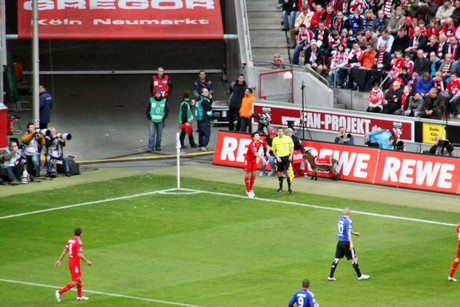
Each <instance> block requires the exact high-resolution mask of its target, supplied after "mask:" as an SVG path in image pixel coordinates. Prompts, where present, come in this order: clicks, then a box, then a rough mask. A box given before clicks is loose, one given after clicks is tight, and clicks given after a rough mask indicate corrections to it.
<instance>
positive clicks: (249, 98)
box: [240, 87, 256, 133]
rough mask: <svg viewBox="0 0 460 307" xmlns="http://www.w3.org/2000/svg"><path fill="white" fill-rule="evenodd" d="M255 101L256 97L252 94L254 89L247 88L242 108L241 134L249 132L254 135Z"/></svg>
mask: <svg viewBox="0 0 460 307" xmlns="http://www.w3.org/2000/svg"><path fill="white" fill-rule="evenodd" d="M254 101H256V97H254V94H252V89H251V88H249V87H248V88H246V89H245V90H244V97H243V100H242V101H241V108H240V118H241V130H240V131H241V132H247V131H248V130H249V133H252V124H251V120H252V103H253V102H254Z"/></svg>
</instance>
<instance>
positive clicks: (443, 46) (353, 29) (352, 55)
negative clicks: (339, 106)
mask: <svg viewBox="0 0 460 307" xmlns="http://www.w3.org/2000/svg"><path fill="white" fill-rule="evenodd" d="M278 7H280V8H281V9H282V12H283V13H282V16H283V21H282V24H283V30H285V31H289V35H290V38H291V45H290V46H289V47H290V49H291V50H292V51H293V57H292V62H293V64H303V65H305V66H308V67H309V68H310V69H312V70H315V71H316V72H317V73H318V74H324V75H326V74H327V75H328V76H329V77H330V80H331V84H333V85H334V86H337V87H342V88H351V89H358V90H370V89H371V92H370V95H369V107H368V109H367V111H370V112H383V113H387V114H398V115H404V116H420V117H427V118H435V119H442V118H444V117H449V116H456V117H458V118H460V91H459V89H460V79H458V78H457V76H458V75H459V73H460V65H458V61H459V59H460V50H459V43H458V41H459V39H460V1H455V0H330V1H327V0H326V1H322V0H303V1H302V0H283V1H282V2H278ZM302 58H303V59H302ZM375 84H377V85H375Z"/></svg>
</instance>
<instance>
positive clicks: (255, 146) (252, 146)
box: [245, 140, 268, 162]
mask: <svg viewBox="0 0 460 307" xmlns="http://www.w3.org/2000/svg"><path fill="white" fill-rule="evenodd" d="M267 145H268V144H267V142H266V141H265V140H260V141H259V142H257V143H256V142H254V141H252V142H251V143H249V146H248V151H247V152H246V155H245V158H246V160H248V161H251V162H252V161H256V160H257V157H256V156H255V155H254V153H256V152H259V149H260V147H261V146H264V147H265V146H267Z"/></svg>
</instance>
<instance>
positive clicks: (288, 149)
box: [272, 128, 294, 194]
mask: <svg viewBox="0 0 460 307" xmlns="http://www.w3.org/2000/svg"><path fill="white" fill-rule="evenodd" d="M272 151H273V153H274V155H275V158H276V162H277V163H276V175H277V176H278V181H279V189H278V190H277V192H278V193H281V192H283V180H284V177H283V173H284V172H286V179H287V183H288V193H289V194H293V192H292V190H291V179H290V178H289V176H288V174H287V173H288V170H289V166H290V165H291V162H292V157H293V155H294V143H293V141H292V139H291V138H290V137H289V136H287V135H284V130H283V128H278V130H277V137H275V138H274V139H273V142H272Z"/></svg>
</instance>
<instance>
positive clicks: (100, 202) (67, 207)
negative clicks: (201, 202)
mask: <svg viewBox="0 0 460 307" xmlns="http://www.w3.org/2000/svg"><path fill="white" fill-rule="evenodd" d="M177 190H179V189H177V188H174V189H167V190H159V191H152V192H146V193H139V194H132V195H126V196H120V197H114V198H106V199H101V200H95V201H88V202H84V203H79V204H73V205H66V206H61V207H55V208H48V209H43V210H36V211H29V212H24V213H18V214H11V215H5V216H0V220H6V219H10V218H13V217H19V216H25V215H32V214H38V213H43V212H50V211H56V210H63V209H69V208H75V207H82V206H87V205H95V204H102V203H106V202H110V201H117V200H123V199H130V198H136V197H142V196H148V195H154V194H161V193H167V192H169V191H177Z"/></svg>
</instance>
